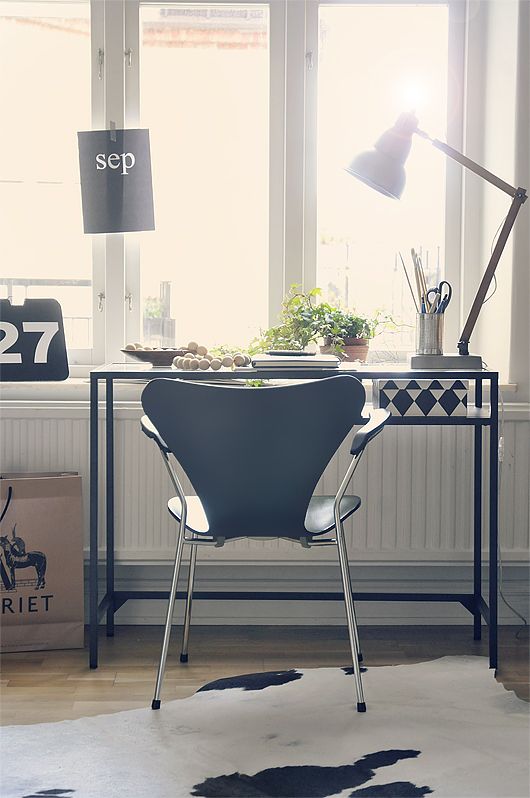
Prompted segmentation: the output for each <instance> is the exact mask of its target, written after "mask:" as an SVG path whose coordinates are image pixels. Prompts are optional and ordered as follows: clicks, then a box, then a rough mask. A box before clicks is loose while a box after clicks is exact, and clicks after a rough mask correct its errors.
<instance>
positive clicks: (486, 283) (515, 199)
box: [415, 128, 528, 355]
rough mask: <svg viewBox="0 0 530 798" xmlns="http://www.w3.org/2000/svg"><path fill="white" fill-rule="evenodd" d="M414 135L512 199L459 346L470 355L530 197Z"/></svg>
mask: <svg viewBox="0 0 530 798" xmlns="http://www.w3.org/2000/svg"><path fill="white" fill-rule="evenodd" d="M415 132H416V133H417V134H418V135H420V136H421V137H422V138H425V139H428V140H429V141H430V142H431V144H432V145H433V147H436V149H438V150H441V151H442V152H444V153H445V154H446V155H448V156H449V158H452V159H453V160H454V161H458V163H460V164H462V166H465V167H466V169H469V170H470V171H471V172H474V173H475V174H476V175H478V176H479V177H482V178H483V180H486V181H487V182H488V183H491V184H492V185H494V186H496V187H497V188H500V189H501V191H504V192H505V193H506V194H509V195H510V197H512V204H511V205H510V210H509V211H508V215H507V216H506V219H505V220H504V224H503V226H502V229H501V232H500V234H499V237H498V239H497V243H496V244H495V248H494V250H493V252H492V253H491V257H490V259H489V263H488V265H487V267H486V271H485V272H484V275H483V277H482V280H481V282H480V285H479V288H478V291H477V293H476V296H475V299H474V300H473V304H472V306H471V310H470V311H469V315H468V317H467V320H466V323H465V324H464V329H463V330H462V333H461V335H460V340H459V342H458V351H459V353H460V354H461V355H469V339H470V338H471V333H472V332H473V330H474V327H475V324H476V323H477V319H478V316H479V313H480V310H481V308H482V305H483V304H484V300H485V299H486V294H487V293H488V288H489V287H490V284H491V281H492V280H493V275H494V274H495V269H496V268H497V265H498V263H499V260H500V258H501V255H502V253H503V250H504V247H505V246H506V242H507V240H508V236H509V235H510V233H511V230H512V227H513V225H514V222H515V219H516V218H517V214H518V213H519V210H520V208H521V205H522V204H523V202H525V201H526V200H527V199H528V197H527V195H526V190H525V189H524V188H515V186H511V185H510V184H509V183H506V181H505V180H501V178H500V177H497V175H494V174H493V172H489V171H488V170H487V169H485V168H484V167H483V166H481V165H480V164H478V163H476V162H475V161H472V160H471V158H468V157H467V156H465V155H463V154H462V153H461V152H459V151H458V150H455V149H454V148H453V147H450V146H449V144H446V143H445V142H443V141H439V140H438V139H432V138H431V137H430V136H429V135H428V134H427V133H425V131H423V130H420V129H419V128H417V129H416V131H415Z"/></svg>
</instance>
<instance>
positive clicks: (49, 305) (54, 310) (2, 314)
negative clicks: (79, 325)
mask: <svg viewBox="0 0 530 798" xmlns="http://www.w3.org/2000/svg"><path fill="white" fill-rule="evenodd" d="M67 377H68V358H67V355H66V342H65V339H64V325H63V314H62V310H61V306H60V305H59V303H58V302H57V300H55V299H26V301H25V302H24V304H23V305H12V304H11V302H10V301H9V299H0V380H1V381H2V382H28V381H30V382H33V381H38V382H40V381H43V380H66V379H67Z"/></svg>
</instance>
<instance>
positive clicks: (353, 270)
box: [317, 4, 448, 351]
mask: <svg viewBox="0 0 530 798" xmlns="http://www.w3.org/2000/svg"><path fill="white" fill-rule="evenodd" d="M318 24H319V42H320V50H319V63H318V149H317V175H318V189H317V213H318V222H317V283H318V285H319V286H321V288H322V289H323V292H324V296H325V297H326V298H327V299H329V301H331V302H333V303H337V302H339V303H341V304H342V305H344V306H345V307H350V308H351V307H355V309H356V310H357V311H358V312H359V313H362V314H366V315H369V316H372V315H374V314H376V312H377V311H378V310H382V311H384V312H385V314H390V315H391V317H392V318H393V319H394V321H395V322H396V323H398V325H399V326H398V327H397V329H396V331H394V332H393V333H392V334H391V335H389V334H388V333H387V334H385V335H383V336H382V337H381V339H379V341H378V343H377V344H376V348H393V349H399V350H402V351H407V349H408V350H409V351H410V350H411V349H412V348H413V338H412V331H413V329H414V313H415V310H414V305H413V302H412V299H411V297H410V294H409V292H408V289H407V286H406V283H405V280H404V278H403V272H402V267H401V263H400V262H399V260H398V257H399V255H398V253H399V252H401V253H402V254H403V257H404V258H405V259H406V263H407V266H410V250H411V247H414V248H415V249H416V250H417V251H418V252H420V253H421V254H422V256H423V263H424V266H425V270H426V276H427V279H428V282H429V285H434V284H435V282H436V280H438V279H440V276H441V275H442V274H443V270H444V236H445V218H444V216H445V214H444V210H445V163H444V159H443V158H440V157H438V156H437V155H436V154H433V152H432V148H431V147H430V145H429V144H427V143H425V142H424V141H423V140H421V139H418V138H417V137H416V140H415V141H414V143H413V153H412V155H411V157H410V158H409V159H408V161H407V164H406V172H407V188H406V190H405V191H404V193H403V196H402V198H401V200H400V201H399V202H395V201H393V200H390V199H388V198H386V197H384V196H382V195H381V194H379V193H377V192H375V191H373V190H371V189H369V188H367V187H366V186H365V185H363V184H362V183H360V182H358V181H357V180H355V179H354V178H352V177H351V176H350V175H349V174H348V173H347V172H345V170H344V167H345V166H347V165H348V163H349V162H350V161H351V160H352V158H353V157H354V156H355V155H356V154H358V153H359V152H362V151H363V150H367V149H370V148H371V147H372V146H373V144H374V142H375V141H376V139H377V138H378V137H379V136H380V135H381V133H382V132H383V131H384V130H386V129H387V128H389V127H392V125H393V124H394V121H395V120H396V119H397V117H398V116H399V114H400V113H401V112H402V111H409V110H415V111H416V114H417V116H418V117H419V120H420V126H421V127H422V128H423V129H425V130H427V131H429V132H430V133H433V134H435V135H437V137H438V138H440V139H445V138H446V134H445V130H446V115H447V76H448V54H447V53H448V46H447V42H448V8H447V6H445V5H438V4H436V5H411V6H401V5H391V6H388V5H387V6H385V5H379V4H378V5H364V4H356V5H334V6H327V5H325V6H321V7H320V12H319V19H318Z"/></svg>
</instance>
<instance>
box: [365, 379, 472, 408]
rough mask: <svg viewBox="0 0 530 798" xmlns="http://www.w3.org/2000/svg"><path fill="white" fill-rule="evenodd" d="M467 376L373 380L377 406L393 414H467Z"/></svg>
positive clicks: (374, 401) (374, 398) (374, 399)
mask: <svg viewBox="0 0 530 798" xmlns="http://www.w3.org/2000/svg"><path fill="white" fill-rule="evenodd" d="M467 394H468V382H467V380H436V379H434V380H433V379H429V380H374V381H373V404H374V407H384V408H386V409H387V410H389V411H390V413H392V415H394V416H465V415H467Z"/></svg>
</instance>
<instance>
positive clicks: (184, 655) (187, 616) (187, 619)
mask: <svg viewBox="0 0 530 798" xmlns="http://www.w3.org/2000/svg"><path fill="white" fill-rule="evenodd" d="M196 562H197V546H192V547H191V554H190V569H189V571H188V593H187V596H186V610H185V613H184V632H183V634H182V649H181V652H180V661H181V662H187V661H188V640H189V637H190V623H191V605H192V603H193V581H194V579H195V563H196Z"/></svg>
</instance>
